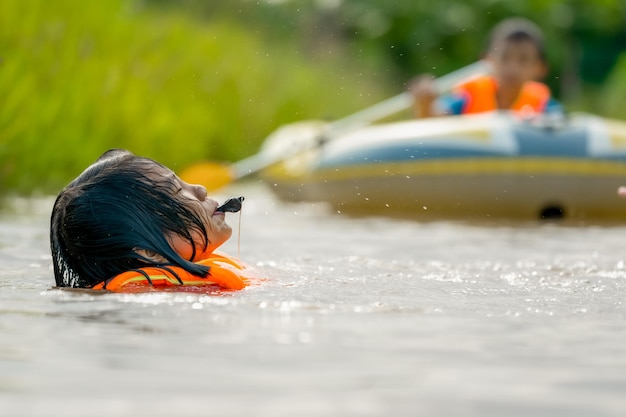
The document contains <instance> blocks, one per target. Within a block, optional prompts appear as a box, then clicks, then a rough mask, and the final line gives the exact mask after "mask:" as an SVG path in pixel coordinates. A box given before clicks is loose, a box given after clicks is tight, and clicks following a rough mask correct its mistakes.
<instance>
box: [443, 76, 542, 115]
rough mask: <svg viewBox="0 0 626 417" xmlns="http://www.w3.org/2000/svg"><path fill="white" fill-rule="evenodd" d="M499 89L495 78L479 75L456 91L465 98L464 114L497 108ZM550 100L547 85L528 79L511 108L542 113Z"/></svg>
mask: <svg viewBox="0 0 626 417" xmlns="http://www.w3.org/2000/svg"><path fill="white" fill-rule="evenodd" d="M497 89H498V86H497V83H496V80H495V78H493V77H490V76H483V77H478V78H475V79H473V80H471V81H468V82H466V83H464V84H461V85H460V86H458V87H457V88H456V89H455V92H456V93H457V94H460V95H462V96H463V98H464V99H465V104H464V106H463V110H462V114H471V113H482V112H487V111H493V110H497V109H498V103H497V101H496V92H497ZM549 101H550V89H549V88H548V86H547V85H545V84H543V83H540V82H537V81H527V82H526V83H525V84H524V85H523V86H522V89H521V90H520V92H519V95H518V96H517V99H516V100H515V102H514V103H513V105H512V106H511V107H510V108H509V109H510V110H514V111H531V112H536V113H542V112H544V111H545V109H546V105H547V104H548V102H549Z"/></svg>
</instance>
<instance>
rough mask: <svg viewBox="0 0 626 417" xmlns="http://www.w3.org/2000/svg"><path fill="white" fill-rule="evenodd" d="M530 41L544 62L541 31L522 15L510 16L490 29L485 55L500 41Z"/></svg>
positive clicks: (544, 54) (544, 49) (545, 57)
mask: <svg viewBox="0 0 626 417" xmlns="http://www.w3.org/2000/svg"><path fill="white" fill-rule="evenodd" d="M523 41H529V42H532V43H533V44H534V45H535V47H536V48H537V52H538V53H539V58H540V59H541V60H542V61H543V62H544V63H545V62H546V61H547V56H546V47H545V45H544V39H543V32H542V31H541V29H540V28H539V26H537V25H536V24H534V23H533V22H531V21H530V20H528V19H525V18H522V17H512V18H509V19H505V20H503V21H501V22H500V23H498V24H497V25H496V26H495V27H494V28H493V29H492V30H491V33H490V35H489V38H488V44H487V47H486V50H485V55H487V54H489V52H490V50H491V49H492V48H493V47H494V45H496V44H497V43H500V42H523Z"/></svg>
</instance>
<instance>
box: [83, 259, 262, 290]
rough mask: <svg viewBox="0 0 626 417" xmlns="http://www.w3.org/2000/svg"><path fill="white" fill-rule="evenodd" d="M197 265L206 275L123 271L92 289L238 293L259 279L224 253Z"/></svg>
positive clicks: (178, 271)
mask: <svg viewBox="0 0 626 417" xmlns="http://www.w3.org/2000/svg"><path fill="white" fill-rule="evenodd" d="M196 263H197V264H200V265H205V266H208V267H209V268H210V269H209V275H207V276H206V277H200V276H197V275H192V274H190V273H189V272H187V271H185V270H184V269H182V268H180V267H177V266H165V267H146V268H140V269H134V270H131V271H126V272H123V273H121V274H119V275H117V276H115V277H113V278H112V279H109V280H106V281H103V282H101V283H99V284H96V285H95V286H93V287H92V289H94V290H108V291H113V292H125V293H135V292H145V291H153V290H156V291H159V290H160V291H164V290H165V291H168V290H169V291H188V292H210V291H211V290H213V291H214V290H215V289H216V287H218V289H225V290H241V289H243V288H245V287H246V285H247V284H248V283H249V281H250V280H254V279H258V277H255V276H254V275H253V274H252V272H251V271H250V270H249V269H248V268H246V266H245V265H243V264H242V263H240V262H238V261H236V260H234V259H232V258H230V257H228V256H226V255H223V254H218V253H212V254H210V255H209V256H208V257H207V258H206V259H202V260H199V261H196Z"/></svg>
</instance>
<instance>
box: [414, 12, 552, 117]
mask: <svg viewBox="0 0 626 417" xmlns="http://www.w3.org/2000/svg"><path fill="white" fill-rule="evenodd" d="M484 59H485V60H487V61H489V62H490V63H491V68H492V74H491V75H485V76H479V77H476V78H472V79H470V80H469V81H467V82H465V83H462V84H461V85H459V86H457V87H456V88H455V89H453V91H452V92H451V93H449V94H445V95H442V96H438V93H437V91H436V89H435V86H434V83H433V77H432V76H430V75H422V76H418V77H417V78H416V79H415V80H413V81H412V82H411V83H410V84H409V91H410V92H411V93H412V94H413V96H414V98H415V102H414V103H415V106H414V107H415V114H416V116H417V117H433V116H443V115H460V114H472V113H482V112H487V111H494V110H513V111H521V112H525V113H531V114H532V113H543V112H553V111H561V110H562V109H561V106H560V104H559V103H558V102H557V101H556V100H554V99H553V98H552V96H551V93H550V89H549V88H548V86H547V85H545V84H543V83H541V82H540V81H538V80H540V79H542V78H544V77H545V76H546V74H547V72H548V65H547V60H546V53H545V47H544V41H543V34H542V31H541V29H539V27H538V26H537V25H535V24H534V23H532V22H531V21H529V20H526V19H523V18H511V19H506V20H504V21H502V22H500V23H499V24H498V25H496V26H495V27H494V29H493V30H492V32H491V35H490V37H489V44H488V47H487V50H486V53H485V55H484Z"/></svg>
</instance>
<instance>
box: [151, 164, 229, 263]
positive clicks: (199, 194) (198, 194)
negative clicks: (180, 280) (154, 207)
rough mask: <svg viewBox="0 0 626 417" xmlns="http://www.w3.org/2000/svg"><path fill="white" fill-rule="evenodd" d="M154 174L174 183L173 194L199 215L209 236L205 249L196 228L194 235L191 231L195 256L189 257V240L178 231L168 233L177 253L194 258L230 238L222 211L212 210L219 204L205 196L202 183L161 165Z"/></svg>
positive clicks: (186, 257) (190, 253) (188, 257)
mask: <svg viewBox="0 0 626 417" xmlns="http://www.w3.org/2000/svg"><path fill="white" fill-rule="evenodd" d="M156 174H158V175H163V176H165V177H167V178H169V182H171V183H172V184H173V185H174V187H173V189H172V193H173V197H174V198H176V199H177V200H178V201H180V202H182V203H183V204H185V205H186V207H187V208H189V209H190V210H192V211H193V212H195V213H196V214H197V215H198V216H199V217H200V219H202V223H203V224H204V228H205V230H206V234H207V236H208V238H209V243H208V246H207V248H206V250H205V251H202V247H203V246H202V236H200V235H199V233H197V232H195V234H196V235H195V236H194V235H193V233H192V236H193V239H194V242H196V245H195V246H196V256H195V257H194V258H193V259H192V254H193V248H192V246H191V244H190V243H189V241H187V240H186V239H184V238H183V237H181V236H179V235H176V234H171V235H169V236H168V240H169V241H170V244H171V245H172V248H173V249H174V251H176V253H178V254H179V255H180V256H181V257H183V258H184V259H187V260H190V261H194V260H197V259H200V258H201V257H200V255H201V254H202V253H211V252H213V251H214V250H215V249H216V248H217V247H219V246H220V245H221V244H223V243H224V242H226V241H227V240H228V239H229V238H230V236H231V235H232V232H233V231H232V229H231V227H230V226H229V225H228V224H227V223H226V219H225V215H224V213H222V212H216V211H215V209H216V208H217V207H218V206H219V205H218V203H217V201H215V200H213V199H211V198H208V197H207V192H206V188H204V187H203V186H202V185H195V184H188V183H186V182H185V181H183V180H181V179H180V178H178V176H177V175H176V174H174V172H172V171H171V170H169V169H167V168H165V167H162V166H159V167H158V169H157V172H156Z"/></svg>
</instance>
